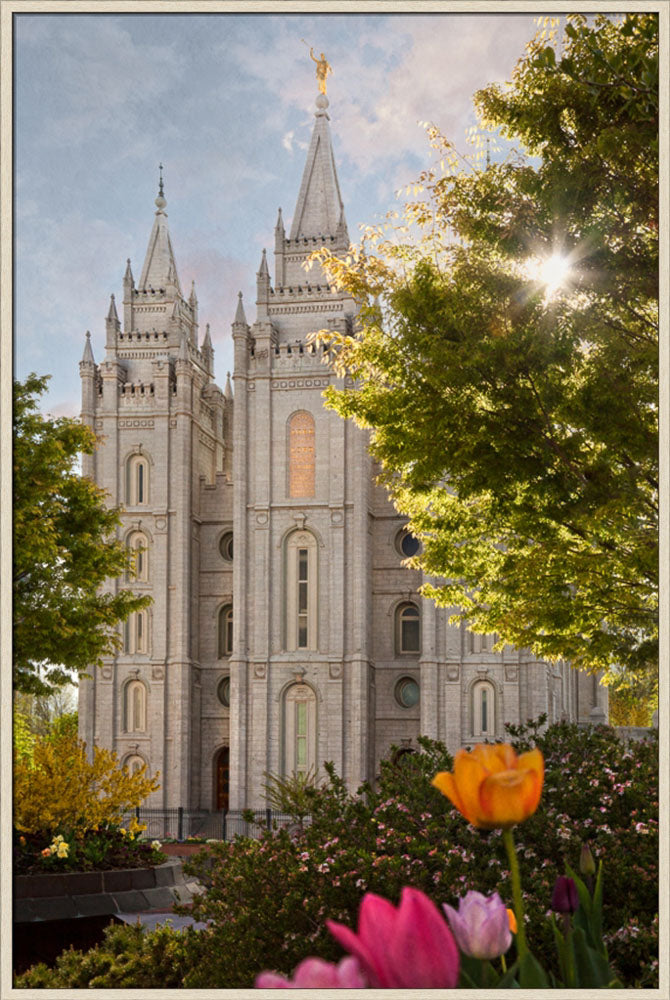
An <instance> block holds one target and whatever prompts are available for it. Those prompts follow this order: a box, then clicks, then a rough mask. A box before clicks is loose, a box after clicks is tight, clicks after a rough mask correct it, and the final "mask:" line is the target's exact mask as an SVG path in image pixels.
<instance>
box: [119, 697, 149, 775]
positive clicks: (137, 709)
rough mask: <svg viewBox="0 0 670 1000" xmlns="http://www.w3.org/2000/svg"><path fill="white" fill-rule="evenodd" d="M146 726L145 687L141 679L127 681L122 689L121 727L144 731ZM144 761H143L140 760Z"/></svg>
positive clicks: (130, 731) (136, 731)
mask: <svg viewBox="0 0 670 1000" xmlns="http://www.w3.org/2000/svg"><path fill="white" fill-rule="evenodd" d="M146 728H147V689H146V688H145V686H144V684H143V683H142V681H139V680H132V681H128V683H127V684H126V686H125V687H124V689H123V729H124V732H126V733H144V732H146ZM142 763H144V762H142Z"/></svg>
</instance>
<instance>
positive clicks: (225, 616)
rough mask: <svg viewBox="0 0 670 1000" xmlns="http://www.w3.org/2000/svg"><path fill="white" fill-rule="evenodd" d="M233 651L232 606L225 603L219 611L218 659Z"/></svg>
mask: <svg viewBox="0 0 670 1000" xmlns="http://www.w3.org/2000/svg"><path fill="white" fill-rule="evenodd" d="M232 652H233V606H232V604H226V605H225V606H224V607H222V608H221V610H220V611H219V659H221V658H222V657H224V656H230V655H231V654H232Z"/></svg>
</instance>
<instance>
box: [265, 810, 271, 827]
mask: <svg viewBox="0 0 670 1000" xmlns="http://www.w3.org/2000/svg"><path fill="white" fill-rule="evenodd" d="M265 826H266V827H267V829H268V830H269V829H270V827H271V826H272V810H271V809H266V810H265Z"/></svg>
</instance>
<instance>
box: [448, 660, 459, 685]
mask: <svg viewBox="0 0 670 1000" xmlns="http://www.w3.org/2000/svg"><path fill="white" fill-rule="evenodd" d="M460 673H461V668H460V666H459V664H458V663H448V664H447V680H448V681H457V680H458V678H459V676H460Z"/></svg>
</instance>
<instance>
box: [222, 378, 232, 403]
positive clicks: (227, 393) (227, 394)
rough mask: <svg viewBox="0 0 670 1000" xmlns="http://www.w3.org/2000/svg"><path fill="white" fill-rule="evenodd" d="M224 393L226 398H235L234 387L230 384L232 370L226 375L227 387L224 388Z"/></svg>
mask: <svg viewBox="0 0 670 1000" xmlns="http://www.w3.org/2000/svg"><path fill="white" fill-rule="evenodd" d="M223 395H224V398H225V399H228V400H230V399H232V398H233V387H232V385H231V384H230V372H228V374H227V375H226V388H225V389H224V390H223Z"/></svg>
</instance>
